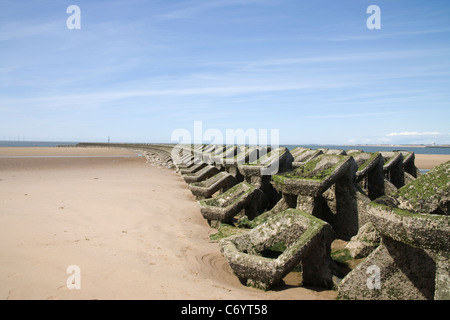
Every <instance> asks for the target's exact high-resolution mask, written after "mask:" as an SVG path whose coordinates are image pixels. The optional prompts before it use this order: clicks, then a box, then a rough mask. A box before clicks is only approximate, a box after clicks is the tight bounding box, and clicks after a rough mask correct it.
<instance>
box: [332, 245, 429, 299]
mask: <svg viewBox="0 0 450 320" xmlns="http://www.w3.org/2000/svg"><path fill="white" fill-rule="evenodd" d="M374 269H375V270H374ZM377 271H379V284H380V286H379V288H377V287H376V286H375V284H376V282H375V281H376V280H375V279H376V278H375V277H376V272H377ZM435 273H436V267H435V263H434V261H433V259H432V257H431V256H430V254H429V253H427V252H426V251H425V250H423V249H419V248H414V247H411V246H407V245H404V244H403V243H401V242H398V241H395V240H392V239H390V238H388V237H383V240H382V244H381V245H380V246H379V247H378V248H377V249H375V250H374V251H373V252H372V253H371V254H370V255H369V256H368V257H367V258H366V260H364V261H363V262H361V263H360V264H359V265H358V266H357V267H356V268H355V269H354V270H353V271H352V272H350V273H349V274H348V275H347V276H346V277H345V278H344V279H343V280H342V281H341V283H340V284H339V287H338V291H339V295H338V297H339V298H341V299H356V300H429V299H433V297H434V291H435Z"/></svg>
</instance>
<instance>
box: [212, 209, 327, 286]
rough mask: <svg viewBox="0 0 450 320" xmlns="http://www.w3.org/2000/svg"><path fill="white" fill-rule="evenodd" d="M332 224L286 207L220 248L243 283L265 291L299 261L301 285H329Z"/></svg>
mask: <svg viewBox="0 0 450 320" xmlns="http://www.w3.org/2000/svg"><path fill="white" fill-rule="evenodd" d="M331 233H332V230H331V227H330V226H329V225H328V224H327V223H325V222H324V221H322V220H320V219H317V218H315V217H313V216H311V215H309V214H307V213H304V212H302V211H300V210H295V209H288V210H286V211H283V212H281V213H279V214H276V215H274V216H272V217H270V218H269V219H268V220H267V221H266V222H265V223H263V224H261V225H259V226H257V227H256V228H254V229H252V230H251V231H249V232H248V233H245V234H242V235H236V236H232V237H229V238H225V239H222V240H221V241H220V250H221V252H222V254H223V255H224V257H225V258H226V259H227V262H228V263H229V265H230V267H231V269H232V270H233V272H234V273H235V274H236V276H237V277H238V278H239V279H240V281H241V282H242V283H244V284H247V285H250V286H255V287H258V288H261V289H264V290H268V289H270V288H272V287H273V286H274V285H276V284H277V283H279V282H280V281H281V280H282V279H283V277H284V276H286V275H287V274H288V273H289V272H290V271H291V270H292V269H293V268H294V267H295V266H296V265H298V264H299V263H302V270H303V283H304V285H311V286H321V287H325V288H329V287H330V286H331V284H332V281H331V271H330V268H329V261H330V260H329V259H330V257H329V254H330V252H329V246H330V243H331Z"/></svg>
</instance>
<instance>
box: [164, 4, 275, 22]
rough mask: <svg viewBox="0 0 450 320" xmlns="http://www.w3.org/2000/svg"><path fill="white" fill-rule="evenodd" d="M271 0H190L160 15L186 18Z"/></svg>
mask: <svg viewBox="0 0 450 320" xmlns="http://www.w3.org/2000/svg"><path fill="white" fill-rule="evenodd" d="M270 3H273V1H270V0H209V1H188V2H186V3H183V4H182V5H179V6H178V8H174V9H173V10H172V11H170V12H167V13H164V14H161V15H159V16H158V17H159V18H163V19H186V18H191V17H193V16H195V15H198V14H200V13H203V12H205V11H208V10H212V9H220V8H225V7H236V6H246V5H253V4H270Z"/></svg>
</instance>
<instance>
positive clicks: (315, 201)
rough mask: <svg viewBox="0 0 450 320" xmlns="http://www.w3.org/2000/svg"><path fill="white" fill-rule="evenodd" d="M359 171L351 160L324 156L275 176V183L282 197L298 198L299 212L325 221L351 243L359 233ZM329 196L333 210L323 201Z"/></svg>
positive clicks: (342, 157)
mask: <svg viewBox="0 0 450 320" xmlns="http://www.w3.org/2000/svg"><path fill="white" fill-rule="evenodd" d="M356 170H357V164H356V162H355V160H354V159H353V158H352V157H349V156H342V155H324V154H321V155H319V156H318V157H316V158H314V159H313V160H310V161H309V162H308V163H306V164H304V165H302V166H300V167H298V168H297V169H295V170H294V171H291V172H288V173H284V174H279V175H275V176H273V177H272V180H273V182H272V183H273V185H274V187H275V189H276V190H278V191H280V192H282V193H283V194H289V195H295V196H297V209H299V210H303V211H305V212H308V213H309V214H312V215H314V216H316V217H319V218H320V219H324V220H325V221H327V222H328V223H330V224H331V225H332V227H333V228H334V230H335V231H336V232H337V234H338V236H339V237H341V238H342V239H348V240H349V239H350V238H351V237H352V236H353V235H355V234H356V233H357V232H358V196H357V189H356V188H355V186H354V182H353V180H354V175H355V172H356ZM331 187H333V188H334V189H333V192H331V193H330V192H328V191H327V190H329V189H330V188H331ZM326 192H328V198H329V200H330V201H328V202H329V203H331V204H332V208H331V209H330V206H328V205H327V200H326V199H325V198H324V197H323V194H324V193H326ZM325 197H327V195H325Z"/></svg>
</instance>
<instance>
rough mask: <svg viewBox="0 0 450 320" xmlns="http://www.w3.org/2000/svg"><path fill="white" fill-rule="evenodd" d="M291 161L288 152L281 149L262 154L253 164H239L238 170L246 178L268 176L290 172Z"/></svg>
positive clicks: (291, 158)
mask: <svg viewBox="0 0 450 320" xmlns="http://www.w3.org/2000/svg"><path fill="white" fill-rule="evenodd" d="M293 160H294V158H293V157H292V155H291V153H290V152H289V150H288V149H287V148H285V147H281V148H277V149H275V150H272V151H270V152H269V153H266V154H264V155H263V156H261V157H259V158H258V159H257V160H255V161H253V162H249V163H242V164H239V166H238V168H239V171H240V172H241V174H242V175H244V176H245V177H246V178H247V177H261V176H270V175H273V174H276V173H278V172H285V171H289V170H291V169H292V161H293Z"/></svg>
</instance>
